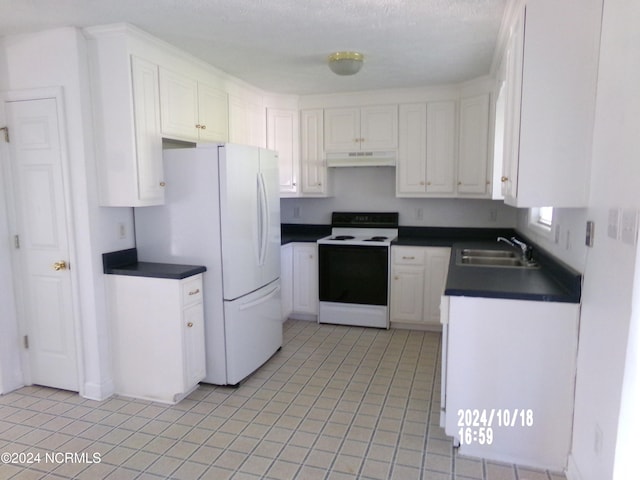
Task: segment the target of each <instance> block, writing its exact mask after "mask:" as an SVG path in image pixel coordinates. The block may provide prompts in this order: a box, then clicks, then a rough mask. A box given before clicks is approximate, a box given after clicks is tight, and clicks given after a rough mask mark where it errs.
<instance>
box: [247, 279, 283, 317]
mask: <svg viewBox="0 0 640 480" xmlns="http://www.w3.org/2000/svg"><path fill="white" fill-rule="evenodd" d="M279 291H280V284H278V285H276V286H275V287H274V288H273V290H270V291H269V292H267V293H265V294H264V295H263V296H262V297H260V298H258V299H256V300H253V301H252V302H248V303H244V304H242V305H240V307H239V308H238V310H240V311H242V310H247V309H249V308H254V307H256V306H258V305H260V304H261V303H263V302H265V301H266V300H269V299H270V298H271V297H273V296H274V295H276V294H277V293H278V292H279Z"/></svg>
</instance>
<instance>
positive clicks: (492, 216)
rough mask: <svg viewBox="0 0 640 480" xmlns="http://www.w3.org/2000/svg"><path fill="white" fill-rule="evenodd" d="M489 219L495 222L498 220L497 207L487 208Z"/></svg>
mask: <svg viewBox="0 0 640 480" xmlns="http://www.w3.org/2000/svg"><path fill="white" fill-rule="evenodd" d="M489 221H490V222H497V221H498V209H497V208H492V209H491V210H489Z"/></svg>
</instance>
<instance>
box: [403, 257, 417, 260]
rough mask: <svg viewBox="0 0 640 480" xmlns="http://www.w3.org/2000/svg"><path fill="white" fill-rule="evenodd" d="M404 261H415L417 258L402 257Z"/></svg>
mask: <svg viewBox="0 0 640 480" xmlns="http://www.w3.org/2000/svg"><path fill="white" fill-rule="evenodd" d="M402 259H403V260H415V259H416V257H402Z"/></svg>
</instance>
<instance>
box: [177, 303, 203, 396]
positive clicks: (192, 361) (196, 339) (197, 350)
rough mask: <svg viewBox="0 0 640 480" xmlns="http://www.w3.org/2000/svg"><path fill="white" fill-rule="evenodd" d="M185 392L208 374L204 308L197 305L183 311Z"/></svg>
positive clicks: (199, 304)
mask: <svg viewBox="0 0 640 480" xmlns="http://www.w3.org/2000/svg"><path fill="white" fill-rule="evenodd" d="M182 322H183V326H182V328H183V332H184V374H185V375H184V381H185V385H184V391H188V390H189V389H190V388H191V387H193V386H194V385H196V384H197V383H198V382H199V381H200V380H202V379H203V378H204V377H205V374H206V360H205V343H204V308H203V305H202V303H196V304H194V305H191V306H189V307H187V308H185V309H184V311H183V318H182Z"/></svg>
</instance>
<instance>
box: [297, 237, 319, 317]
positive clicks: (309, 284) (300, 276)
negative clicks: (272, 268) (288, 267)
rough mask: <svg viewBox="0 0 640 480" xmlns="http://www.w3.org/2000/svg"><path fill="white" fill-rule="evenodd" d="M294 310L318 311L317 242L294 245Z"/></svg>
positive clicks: (304, 311) (313, 312)
mask: <svg viewBox="0 0 640 480" xmlns="http://www.w3.org/2000/svg"><path fill="white" fill-rule="evenodd" d="M293 311H294V312H296V313H309V314H313V315H317V313H318V247H317V245H316V244H315V243H297V244H294V246H293Z"/></svg>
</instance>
